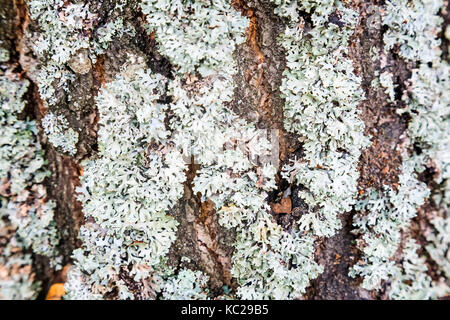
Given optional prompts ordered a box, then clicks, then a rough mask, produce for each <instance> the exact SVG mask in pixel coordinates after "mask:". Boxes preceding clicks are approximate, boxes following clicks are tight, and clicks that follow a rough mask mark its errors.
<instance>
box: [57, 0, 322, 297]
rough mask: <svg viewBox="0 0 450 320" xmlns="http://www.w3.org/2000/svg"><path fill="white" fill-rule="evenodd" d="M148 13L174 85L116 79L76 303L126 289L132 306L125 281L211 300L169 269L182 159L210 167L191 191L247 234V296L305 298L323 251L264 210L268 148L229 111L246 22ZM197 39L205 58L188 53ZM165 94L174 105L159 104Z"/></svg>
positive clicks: (198, 10)
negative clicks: (262, 158) (235, 57)
mask: <svg viewBox="0 0 450 320" xmlns="http://www.w3.org/2000/svg"><path fill="white" fill-rule="evenodd" d="M142 8H143V12H144V13H145V14H146V15H147V16H146V17H147V21H148V29H149V32H153V31H155V32H156V39H157V40H158V43H159V49H160V51H161V52H163V53H166V55H167V56H168V58H169V60H170V61H171V63H172V64H173V65H174V66H175V77H174V79H173V80H168V79H164V78H162V77H161V76H159V75H155V74H152V73H151V72H150V71H138V72H137V74H136V75H134V76H132V77H122V76H118V78H117V79H116V80H115V81H114V82H112V83H109V84H107V85H106V87H105V88H104V89H102V91H101V93H100V95H99V97H98V99H97V106H98V109H99V113H100V130H99V148H100V155H99V156H100V158H99V159H93V160H89V161H88V162H86V163H85V170H84V174H83V177H82V186H81V188H80V192H81V195H80V200H81V201H82V203H83V208H84V211H85V214H86V216H87V217H88V220H87V221H86V224H85V225H84V226H83V227H82V230H81V238H82V240H83V242H84V245H83V247H82V248H81V249H79V250H76V251H75V253H74V257H75V259H76V261H77V262H76V264H77V267H76V268H75V269H74V270H73V271H71V273H70V275H69V281H68V283H67V284H66V288H67V289H68V295H67V297H68V298H80V297H83V298H99V297H103V298H105V297H107V295H108V292H111V291H112V290H113V289H116V292H118V297H119V298H133V296H132V294H131V293H130V292H129V290H128V289H127V287H126V285H125V282H124V280H123V279H122V278H121V276H122V274H121V272H126V273H127V274H128V275H130V276H132V277H134V280H135V281H137V282H139V281H140V280H145V282H149V281H150V282H151V283H153V285H152V288H151V290H152V291H153V292H154V293H157V292H162V297H163V298H181V297H189V298H206V297H207V293H206V292H204V290H203V289H201V288H202V287H203V286H204V284H205V283H204V281H206V280H201V279H206V278H205V277H204V276H203V275H201V274H200V273H199V272H198V271H195V272H194V271H191V270H183V271H181V272H179V273H178V274H174V273H173V272H172V271H171V270H170V269H169V268H167V267H165V266H164V257H165V255H166V253H167V251H168V250H169V247H170V245H171V243H172V242H173V240H174V237H175V231H176V227H177V222H176V221H175V220H174V219H173V218H172V217H170V210H171V207H173V205H174V204H175V202H176V200H177V199H178V198H180V197H181V195H182V190H183V189H182V186H183V185H182V183H183V182H184V180H185V175H184V172H183V169H185V168H186V167H185V164H184V162H183V161H182V160H183V158H182V156H184V157H185V158H186V157H187V158H189V157H191V156H193V158H194V161H195V162H196V163H198V164H200V169H199V170H198V171H197V175H196V177H195V178H194V180H193V191H194V192H199V193H201V195H202V199H203V200H207V199H209V200H212V201H213V202H214V203H215V206H216V210H217V211H218V213H219V216H220V223H221V224H222V225H224V226H225V227H227V228H235V229H236V231H237V239H236V243H235V247H236V250H235V254H234V256H233V268H232V274H233V276H234V277H235V278H236V279H237V281H238V283H239V285H240V286H239V288H238V291H237V294H238V296H239V297H241V298H244V299H252V298H253V299H257V298H278V299H287V298H295V297H300V296H301V294H302V293H304V290H305V288H306V286H307V285H308V283H309V280H310V279H311V278H313V277H316V276H317V274H318V272H319V271H320V267H318V266H317V264H315V263H314V262H313V261H311V259H310V257H311V256H312V255H313V252H314V247H313V239H312V237H311V236H302V235H301V231H295V233H292V234H291V233H288V232H286V231H284V230H283V229H282V228H281V227H280V226H279V225H278V224H277V223H276V222H275V221H274V220H273V218H272V217H271V216H270V214H269V210H270V208H269V206H268V204H267V203H266V202H265V198H266V197H267V195H266V191H269V190H271V189H273V188H274V187H275V184H274V175H275V172H276V170H275V168H274V167H273V166H272V165H270V164H268V163H265V164H262V165H261V163H258V156H262V155H264V154H267V153H268V152H269V151H270V145H269V144H268V142H267V140H266V138H265V137H261V136H260V135H259V133H258V132H257V130H256V129H255V128H254V126H253V125H251V124H247V123H245V122H244V121H243V120H239V119H237V117H236V116H235V115H234V114H233V113H232V112H231V111H230V110H229V109H228V107H227V104H228V103H229V102H231V99H232V95H233V89H234V84H233V80H232V76H233V75H234V74H235V72H236V70H235V69H236V68H235V62H234V61H233V58H232V52H233V51H234V49H235V46H236V44H239V43H241V42H242V41H243V40H244V37H243V35H244V31H245V29H246V27H247V25H248V21H247V20H246V19H245V18H243V17H242V16H240V15H239V14H238V13H237V12H236V11H234V9H232V8H231V7H230V5H229V2H228V1H216V2H214V4H210V2H209V1H187V2H182V1H144V2H143V4H142ZM205 25H207V26H209V27H208V28H205ZM199 32H200V35H201V36H199ZM219 35H221V36H219ZM192 39H194V40H195V50H186V48H190V47H189V46H192V45H193V42H192V41H193V40H192ZM191 49H192V48H191ZM187 73H188V74H187ZM166 82H168V84H167V91H166V92H164V90H165V83H166ZM163 94H167V95H168V96H170V97H171V103H169V104H164V103H161V102H159V100H161V101H162V100H163V99H161V96H162V95H163ZM168 113H170V114H171V117H170V120H169V122H168V123H167V121H164V120H165V119H166V116H167V114H168ZM180 152H182V153H183V154H181V153H180ZM91 218H93V219H91ZM130 266H131V269H130ZM80 270H81V272H80ZM124 270H125V271H124ZM143 282H144V281H143ZM87 288H88V289H87ZM187 288H189V290H188V289H187Z"/></svg>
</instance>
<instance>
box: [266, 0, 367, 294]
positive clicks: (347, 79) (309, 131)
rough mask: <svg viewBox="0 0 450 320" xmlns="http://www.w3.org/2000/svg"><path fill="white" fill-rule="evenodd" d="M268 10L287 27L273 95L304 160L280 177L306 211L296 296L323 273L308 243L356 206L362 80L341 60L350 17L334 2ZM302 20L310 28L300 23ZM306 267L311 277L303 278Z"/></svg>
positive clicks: (362, 140) (363, 142)
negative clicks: (277, 97)
mask: <svg viewBox="0 0 450 320" xmlns="http://www.w3.org/2000/svg"><path fill="white" fill-rule="evenodd" d="M272 2H274V3H275V4H276V5H277V6H276V9H275V13H277V14H278V15H280V16H281V17H284V18H286V20H287V27H286V30H285V32H284V34H282V35H281V38H280V43H281V45H282V46H283V47H284V49H285V50H286V60H287V62H286V66H287V69H286V70H285V71H284V73H283V76H284V78H283V83H282V85H281V88H280V89H281V92H282V95H283V97H284V99H285V101H286V103H285V107H284V119H285V120H284V126H285V129H286V130H287V131H289V132H292V133H295V134H298V135H299V136H300V137H299V139H300V141H301V142H302V144H303V149H304V157H302V158H301V159H292V162H291V164H289V165H285V166H284V168H283V172H282V174H283V178H284V179H286V180H287V181H289V182H290V183H296V184H298V185H301V186H302V188H301V191H299V197H300V198H301V199H303V200H304V201H305V203H306V204H307V205H308V206H309V211H308V212H307V213H305V214H303V215H302V216H301V218H300V220H299V221H298V223H297V225H298V226H297V228H298V229H299V231H298V233H297V234H295V236H296V238H297V239H295V238H294V239H295V241H305V242H309V243H310V247H309V250H308V251H306V252H303V253H302V256H303V260H304V262H303V263H304V265H303V267H302V270H301V271H300V272H299V274H298V275H296V276H297V277H302V278H304V283H303V285H302V288H301V289H300V290H299V291H298V292H300V293H303V292H304V288H306V287H307V286H308V284H309V279H310V278H315V277H317V275H318V273H319V272H321V270H322V267H321V266H317V265H316V263H315V262H314V251H315V250H314V246H313V244H314V241H315V237H316V236H321V237H323V236H325V237H330V236H333V235H334V234H335V233H336V231H337V230H339V229H340V228H341V221H340V217H339V216H340V214H342V213H344V212H346V211H350V210H351V209H352V206H353V205H354V204H355V202H356V196H357V180H358V177H359V173H358V171H357V165H358V160H359V156H360V154H361V149H363V148H365V147H366V146H367V145H368V142H369V141H368V138H367V137H365V136H364V134H363V131H364V123H363V122H362V120H361V119H360V118H359V114H360V111H359V110H358V108H357V106H358V104H359V102H360V101H361V100H362V99H364V92H363V91H362V89H361V88H360V82H361V80H360V78H359V77H357V76H356V75H355V74H354V72H353V65H352V61H351V60H350V59H348V58H347V57H346V54H347V48H348V43H349V38H350V36H351V35H352V34H353V29H352V26H354V25H355V23H356V21H357V12H355V11H353V10H351V9H348V8H347V7H345V6H344V5H343V4H342V3H341V2H340V1H292V0H287V1H277V0H272ZM305 14H307V15H309V16H310V18H311V21H312V23H306V22H305V20H304V15H305ZM305 253H307V254H305ZM311 267H313V268H314V271H315V272H313V273H309V272H308V270H309V269H310V268H311Z"/></svg>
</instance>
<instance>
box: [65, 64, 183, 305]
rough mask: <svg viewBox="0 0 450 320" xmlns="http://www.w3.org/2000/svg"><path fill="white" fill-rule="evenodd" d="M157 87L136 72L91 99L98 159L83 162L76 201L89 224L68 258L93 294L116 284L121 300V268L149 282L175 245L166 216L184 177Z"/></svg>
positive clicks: (160, 83)
mask: <svg viewBox="0 0 450 320" xmlns="http://www.w3.org/2000/svg"><path fill="white" fill-rule="evenodd" d="M165 82H166V79H164V78H163V77H162V76H159V75H154V74H152V73H151V71H143V70H140V71H138V72H137V73H136V74H135V75H131V76H122V75H118V76H117V78H116V80H114V81H113V82H111V83H108V84H107V85H106V86H105V88H103V89H102V90H101V92H100V94H99V95H98V97H97V107H98V111H99V114H100V121H99V125H100V129H99V132H98V133H99V149H100V150H99V155H98V156H99V158H98V159H92V160H88V161H86V162H85V163H84V164H83V165H84V174H83V176H82V179H81V184H82V185H81V188H80V190H79V191H80V196H79V200H80V201H81V202H82V203H83V211H84V214H85V216H86V218H88V219H89V220H88V221H87V222H86V224H85V225H84V226H83V227H82V230H81V239H82V240H83V247H82V248H81V249H77V250H76V251H75V252H74V257H75V258H76V261H77V266H78V267H79V268H80V269H81V270H83V271H84V272H86V273H87V274H88V275H89V281H90V282H94V283H97V284H98V285H99V288H97V289H96V290H95V291H93V292H95V293H102V294H103V295H104V294H106V293H107V292H108V289H112V288H114V287H115V286H118V287H119V290H120V291H119V295H120V296H127V297H129V296H130V295H131V293H129V292H128V291H127V289H126V286H125V284H124V282H123V280H121V279H120V273H121V271H122V269H126V268H127V267H128V266H129V265H131V266H132V267H131V270H128V272H129V273H130V275H132V276H133V277H134V280H136V281H140V280H141V279H146V278H148V277H150V276H151V271H152V270H153V269H155V268H159V267H160V266H161V264H163V263H164V256H165V255H166V254H167V252H168V250H169V248H170V245H171V244H172V242H173V241H174V240H175V232H176V228H177V225H178V223H177V222H176V221H175V220H174V219H173V218H172V217H170V216H169V215H167V214H166V212H167V211H168V210H169V209H170V208H171V207H173V205H174V204H175V202H176V200H178V199H179V198H180V197H181V196H182V192H183V182H184V180H185V179H186V177H185V175H184V172H183V171H184V169H185V164H184V162H183V159H182V157H181V154H180V153H179V152H178V151H177V150H176V149H175V148H174V147H173V144H172V143H171V142H170V140H169V139H168V137H169V135H170V131H169V130H167V129H166V128H165V125H164V117H165V115H164V112H165V110H166V108H167V106H166V105H164V104H161V103H160V102H158V99H159V98H160V96H161V95H162V94H163V92H164V89H165ZM91 219H92V222H89V221H90V220H91ZM113 282H114V283H115V286H113V285H112V283H113ZM119 285H120V286H119ZM68 288H69V292H70V288H71V285H70V284H69V285H68ZM100 289H101V290H102V291H99V290H100ZM71 295H72V296H74V293H71ZM79 298H81V297H79Z"/></svg>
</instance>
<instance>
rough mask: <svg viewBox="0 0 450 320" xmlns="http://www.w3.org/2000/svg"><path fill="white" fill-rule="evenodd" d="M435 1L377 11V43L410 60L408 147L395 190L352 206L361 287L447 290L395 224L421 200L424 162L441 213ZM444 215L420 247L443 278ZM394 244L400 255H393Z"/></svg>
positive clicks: (449, 113)
mask: <svg viewBox="0 0 450 320" xmlns="http://www.w3.org/2000/svg"><path fill="white" fill-rule="evenodd" d="M441 7H442V1H440V0H431V1H422V0H416V1H412V2H408V1H388V2H387V3H386V6H385V8H384V15H383V17H382V18H383V24H384V25H386V26H387V27H388V30H387V32H386V33H385V35H384V42H385V50H390V49H393V48H394V46H396V45H398V47H399V54H400V56H401V57H403V58H404V59H405V60H407V61H408V60H409V61H410V62H414V63H416V67H415V68H414V69H413V70H412V76H411V79H410V86H409V88H408V90H409V93H410V94H409V95H405V94H404V95H403V101H404V102H405V103H406V107H404V108H402V109H398V110H397V111H398V113H408V114H409V115H410V117H411V120H410V121H409V124H408V130H407V138H408V140H407V142H408V143H409V146H410V151H409V153H407V152H405V153H404V155H403V171H402V174H401V175H400V177H399V187H398V190H397V191H394V190H392V189H390V188H387V190H388V191H387V192H386V191H385V192H384V194H382V195H380V194H378V192H376V191H373V192H372V193H370V194H369V197H368V198H365V199H363V200H362V201H361V202H360V205H359V207H358V208H357V209H359V210H363V211H366V214H362V215H358V216H357V217H356V219H355V221H354V224H355V225H356V226H357V227H359V229H357V230H356V232H358V233H359V234H361V235H362V239H361V243H360V247H361V249H362V251H363V252H364V256H363V258H362V260H361V261H360V263H358V264H356V265H355V266H353V268H352V269H351V272H350V274H351V275H352V276H355V275H360V276H362V277H363V278H364V280H363V284H362V286H363V287H365V288H367V289H378V288H380V285H381V284H382V281H383V280H385V281H389V283H390V287H389V289H388V292H389V297H390V298H392V299H429V298H437V297H441V296H444V295H446V294H448V293H449V292H450V286H449V283H448V279H445V277H440V279H439V280H438V281H432V280H431V278H430V276H428V275H427V272H428V268H427V263H426V261H425V260H424V259H423V258H421V257H419V255H418V254H417V252H418V249H419V248H420V246H419V245H418V244H416V243H415V241H414V240H413V239H411V236H410V235H404V237H405V238H406V240H404V241H403V242H404V245H403V247H402V248H400V245H401V239H402V232H401V231H403V234H405V232H406V231H407V230H408V228H409V226H410V224H411V219H412V218H413V217H415V216H416V214H417V209H418V208H419V207H420V206H421V205H423V204H424V203H425V201H429V196H430V194H431V192H430V190H429V188H428V187H427V186H426V185H425V184H424V183H422V182H420V181H419V180H418V178H417V174H418V173H421V172H423V171H424V170H425V168H426V167H430V166H432V167H434V168H435V170H436V172H437V174H436V175H435V176H434V179H435V182H436V183H437V184H440V185H441V188H438V189H437V190H433V193H434V194H433V197H432V199H433V200H434V203H435V204H436V205H438V206H441V208H442V210H443V214H444V215H446V216H447V215H448V200H449V198H448V195H447V192H446V191H447V189H448V187H447V185H448V179H449V178H450V174H449V171H450V169H449V166H450V153H449V149H450V148H449V147H450V143H449V136H448V133H449V132H450V107H449V106H450V92H449V90H448V81H449V79H450V69H449V65H448V64H447V62H445V61H441V57H440V55H441V51H440V48H439V45H440V40H439V39H438V38H437V34H438V32H439V30H440V26H441V23H442V18H441V17H439V16H438V12H439V10H440V8H441ZM413 147H414V148H413ZM446 219H447V218H445V219H444V218H442V217H437V218H434V219H433V220H432V223H433V224H434V225H435V227H436V230H435V231H429V232H428V236H427V240H428V241H429V242H430V243H429V244H428V245H427V246H426V249H427V251H428V252H429V254H430V256H431V258H432V259H433V260H435V262H436V263H437V265H438V266H439V268H440V269H441V272H442V276H444V275H446V276H447V277H448V274H447V273H446V270H447V268H448V267H447V264H446V262H448V257H446V256H445V252H446V251H447V250H448V241H447V240H446V233H447V231H446V230H445V221H446ZM399 248H400V249H401V250H400V252H399V255H400V257H401V261H403V262H396V261H395V260H394V259H393V258H394V254H395V253H396V252H397V250H398V249H399Z"/></svg>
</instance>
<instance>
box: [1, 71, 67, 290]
mask: <svg viewBox="0 0 450 320" xmlns="http://www.w3.org/2000/svg"><path fill="white" fill-rule="evenodd" d="M28 85H29V83H28V81H27V80H19V79H18V77H17V75H15V74H14V73H12V72H11V70H10V69H7V67H6V66H5V68H3V66H2V70H1V71H0V106H1V108H0V232H1V234H0V241H1V245H0V251H1V252H0V253H1V254H0V299H31V298H34V297H36V294H37V289H38V288H39V285H40V284H39V283H38V282H34V275H33V272H32V270H31V264H32V258H31V253H32V252H33V253H35V254H38V255H44V256H48V257H49V258H50V262H51V264H52V266H54V267H56V268H59V267H60V265H59V263H60V257H58V253H57V250H56V245H57V244H58V242H59V236H58V233H57V230H56V224H55V222H54V221H53V209H54V207H55V204H54V203H53V202H52V201H48V200H47V193H46V189H45V187H44V185H43V180H44V178H45V177H46V176H47V175H48V174H49V172H48V171H46V170H45V168H44V165H45V160H44V154H43V150H42V149H41V146H40V144H39V142H38V141H37V131H38V129H37V126H36V123H35V122H34V121H30V120H22V117H20V114H21V113H22V111H23V109H24V107H25V104H26V101H25V99H24V95H25V93H26V91H27V88H28Z"/></svg>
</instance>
